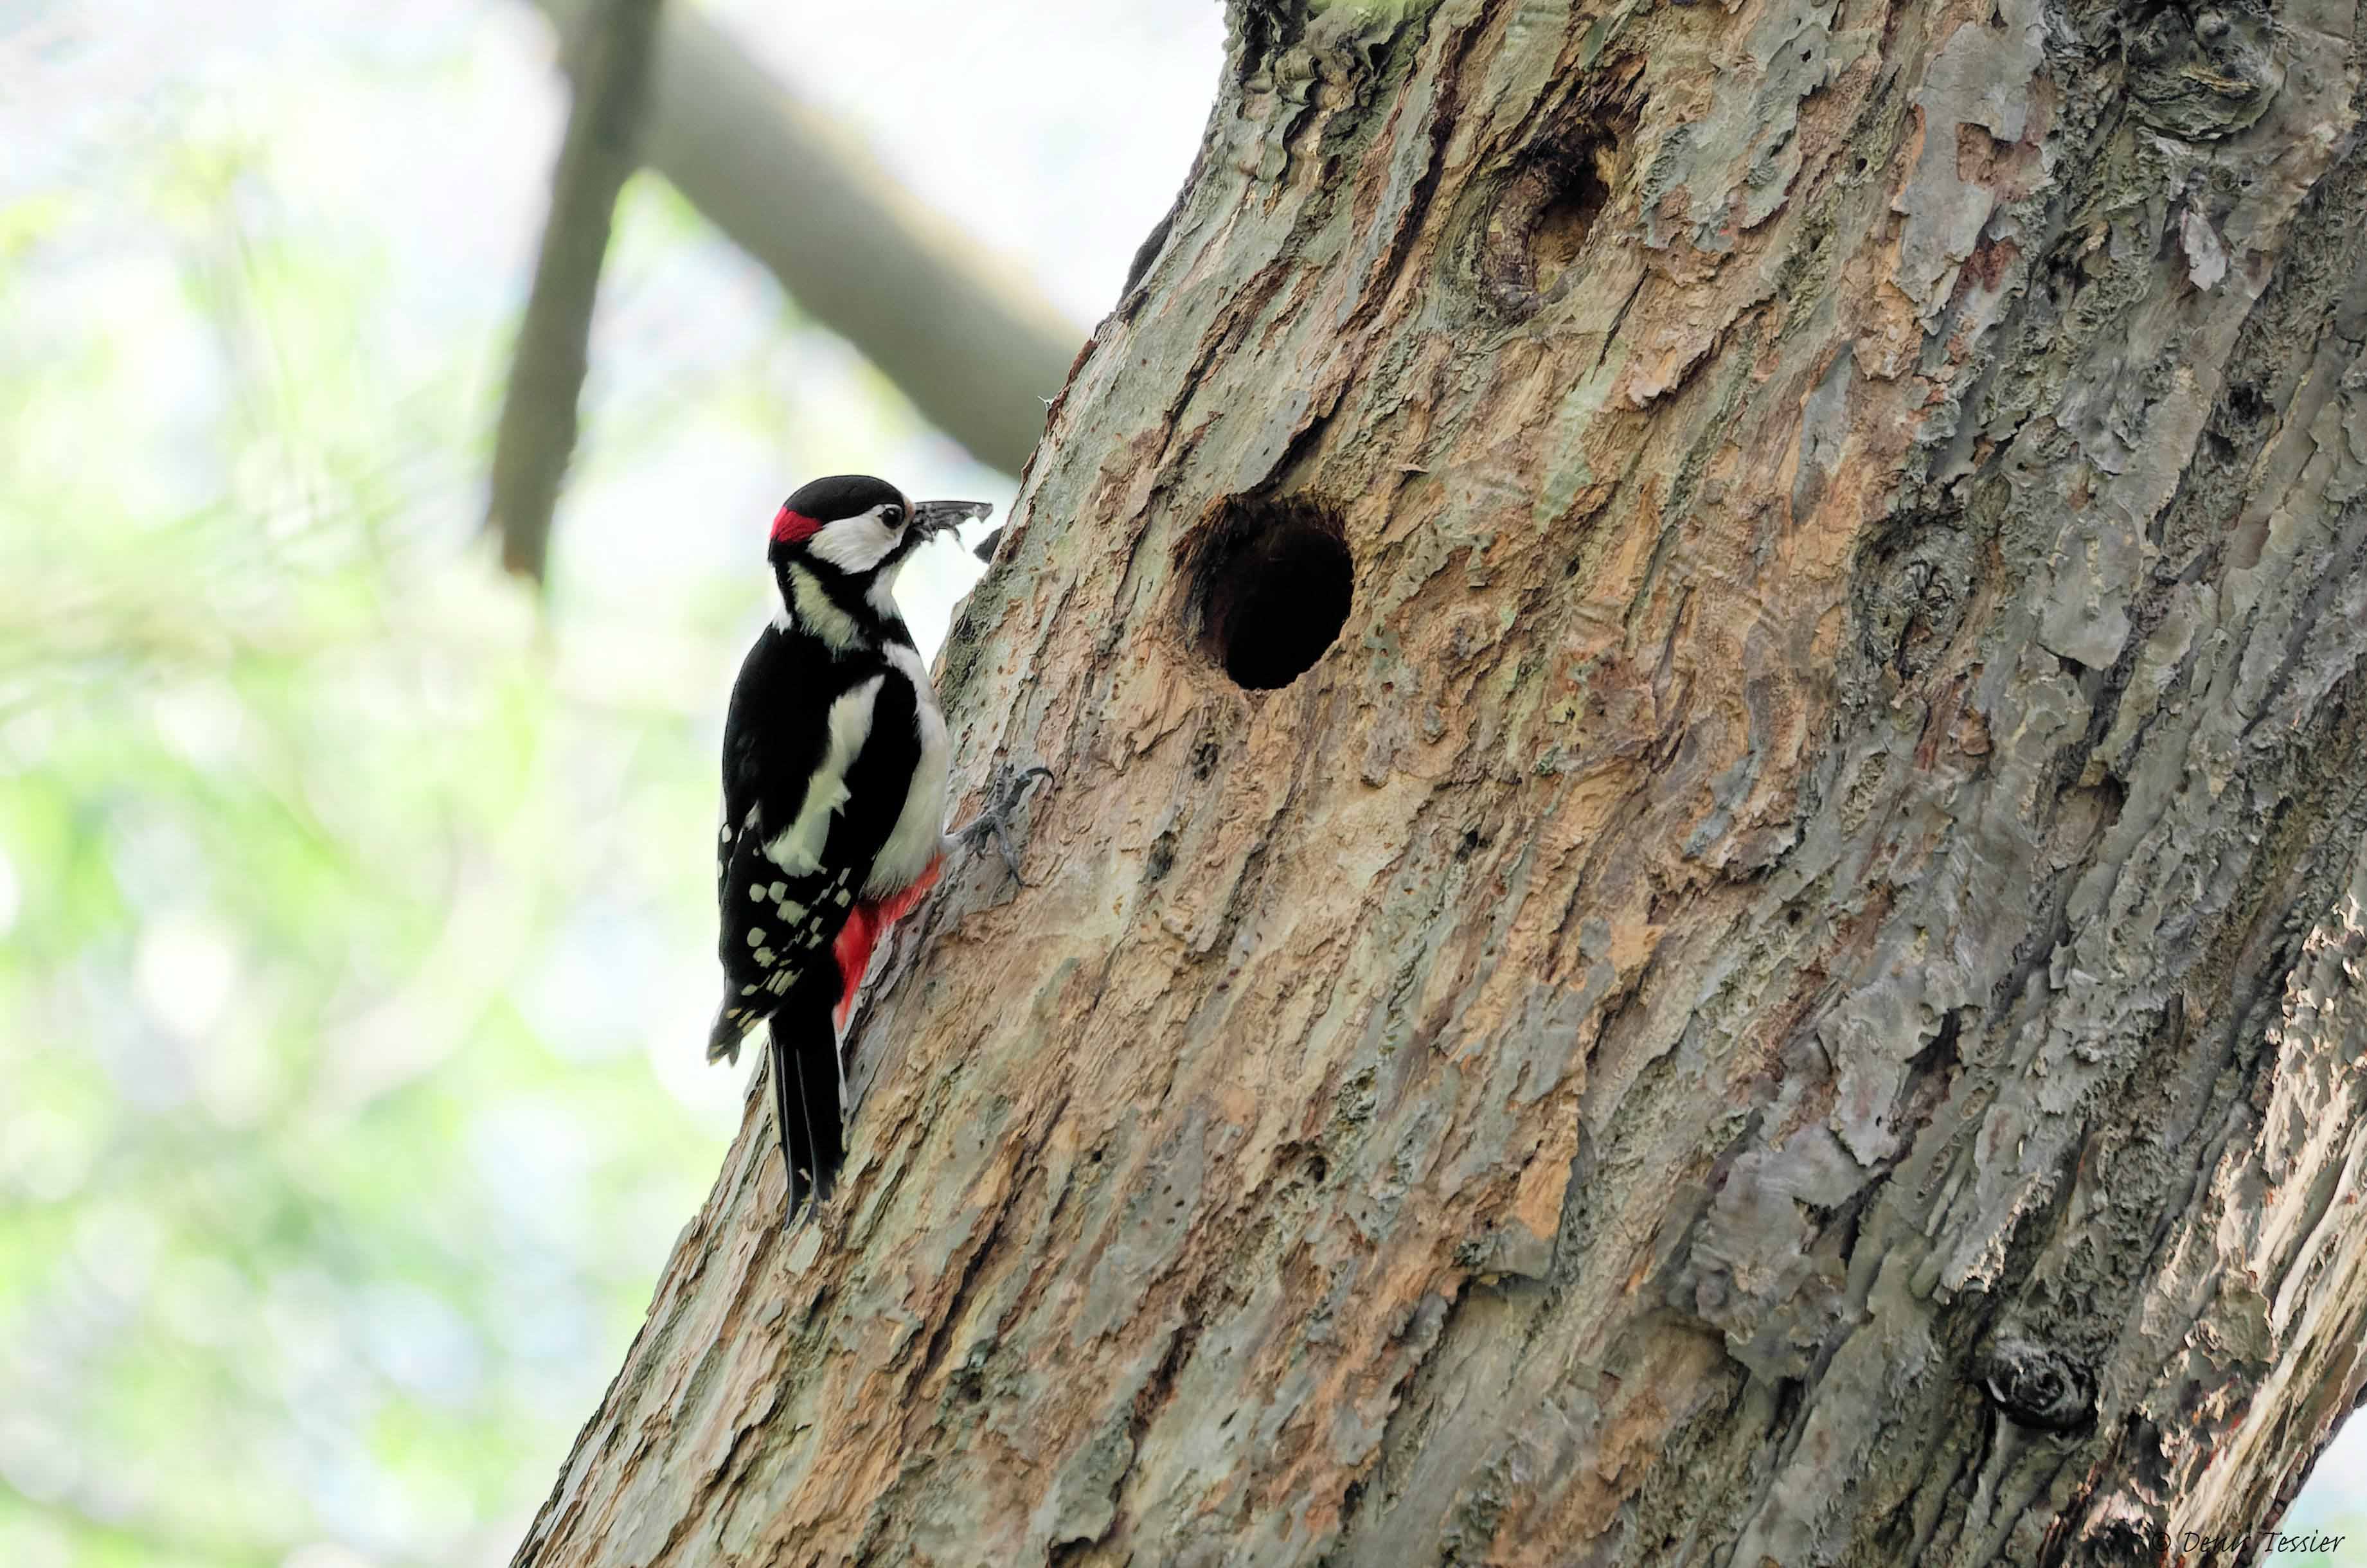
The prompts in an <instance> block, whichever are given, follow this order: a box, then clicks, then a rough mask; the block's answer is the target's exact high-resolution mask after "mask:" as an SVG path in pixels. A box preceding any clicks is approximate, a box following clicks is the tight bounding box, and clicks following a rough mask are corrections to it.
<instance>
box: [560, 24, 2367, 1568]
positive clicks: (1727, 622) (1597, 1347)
mask: <svg viewBox="0 0 2367 1568" xmlns="http://www.w3.org/2000/svg"><path fill="white" fill-rule="evenodd" d="M1233 32H1234V36H1233V39H1232V41H1231V45H1230V51H1229V65H1228V69H1227V72H1226V75H1225V80H1224V84H1223V85H1222V88H1221V92H1220V96H1219V100H1218V103H1217V107H1216V110H1215V114H1214V117H1213V118H1212V120H1211V123H1210V129H1209V133H1208V137H1207V140H1206V144H1205V147H1204V150H1203V154H1202V157H1201V159H1200V162H1199V165H1198V167H1197V169H1196V171H1195V175H1194V178H1193V179H1192V181H1191V182H1190V184H1189V185H1188V186H1187V187H1186V189H1185V192H1184V194H1183V197H1182V198H1181V200H1180V202H1179V205H1178V208H1177V210H1176V212H1175V214H1174V215H1173V217H1172V222H1171V225H1170V227H1169V230H1168V232H1167V233H1166V235H1165V236H1164V239H1163V243H1161V244H1159V245H1158V246H1157V247H1156V248H1155V250H1154V252H1153V254H1151V255H1150V257H1149V258H1148V265H1147V270H1146V271H1145V273H1144V275H1143V276H1142V278H1141V280H1140V283H1139V285H1138V287H1136V288H1134V289H1132V290H1131V291H1130V293H1129V294H1128V297H1127V299H1125V300H1124V301H1122V302H1121V303H1120V305H1119V307H1118V309H1117V310H1116V312H1115V313H1114V314H1113V315H1112V316H1111V317H1110V318H1109V319H1108V320H1107V321H1104V323H1103V324H1102V326H1101V328H1100V330H1099V332H1098V334H1097V336H1096V339H1095V342H1094V343H1093V344H1092V345H1091V346H1090V347H1089V350H1088V352H1087V354H1086V355H1084V356H1083V357H1082V359H1081V361H1080V363H1079V365H1078V367H1077V368H1076V369H1075V371H1074V372H1073V373H1072V376H1071V378H1070V385H1069V388H1068V390H1067V392H1066V393H1065V395H1064V399H1063V401H1062V402H1061V404H1060V406H1059V408H1058V409H1057V410H1056V411H1055V412H1054V415H1053V418H1052V422H1051V426H1050V430H1049V432H1048V435H1047V437H1046V440H1045V442H1044V444H1043V446H1041V447H1040V448H1039V449H1038V451H1037V453H1036V457H1035V459H1034V460H1033V465H1032V470H1031V472H1030V473H1029V475H1028V476H1027V479H1026V481H1025V486H1024V489H1023V493H1022V499H1021V502H1020V504H1019V506H1018V508H1017V509H1016V512H1015V514H1014V517H1015V521H1014V528H1013V532H1012V534H1011V535H1010V536H1009V537H1007V538H1006V539H1005V541H1004V543H1003V547H1002V552H1001V559H1000V562H999V564H998V566H997V568H996V570H994V571H993V573H992V574H991V576H990V577H989V578H988V579H987V580H986V581H985V582H984V583H983V584H982V585H981V587H980V590H979V592H978V593H977V594H976V595H975V596H974V597H973V599H972V600H971V602H970V604H969V606H968V611H967V613H966V616H965V618H964V620H963V621H962V623H961V624H960V625H959V626H957V631H956V634H955V637H954V640H953V641H952V642H951V643H950V644H949V645H948V650H947V653H946V659H945V668H944V671H943V677H942V683H943V685H944V686H945V688H946V691H947V693H948V695H949V698H950V701H951V705H952V706H953V708H954V710H955V712H956V714H957V716H959V717H961V718H963V719H965V720H966V722H967V728H966V730H965V732H964V734H963V739H962V744H963V748H964V753H963V754H964V756H965V758H966V759H967V767H968V771H969V776H971V777H973V778H975V777H976V776H978V775H979V774H980V772H981V771H982V769H983V767H984V765H985V763H986V762H987V761H988V760H989V759H990V758H992V757H997V756H1008V757H1010V758H1012V759H1014V760H1020V761H1045V762H1047V763H1048V764H1049V765H1050V766H1052V767H1053V768H1055V769H1057V770H1058V771H1059V774H1060V784H1059V791H1058V793H1057V794H1056V795H1051V796H1048V797H1046V798H1044V799H1043V800H1042V801H1041V802H1040V803H1039V805H1038V806H1037V807H1036V821H1035V824H1034V829H1033V840H1032V843H1031V845H1030V847H1029V851H1028V861H1029V865H1030V869H1031V872H1032V874H1034V875H1035V876H1036V878H1038V879H1039V886H1036V888H1034V889H1033V890H1031V891H1025V892H1020V893H1017V894H1015V895H1014V896H1012V897H1008V898H1007V899H1001V900H1000V901H998V895H997V894H996V892H995V884H994V881H993V875H992V874H991V873H990V872H989V871H988V870H987V869H986V868H983V867H980V868H977V869H975V870H973V871H972V872H971V873H970V874H968V877H967V878H966V879H965V880H962V881H958V882H957V883H956V884H955V885H954V886H950V887H949V888H947V890H946V893H945V895H944V896H943V897H941V898H940V899H939V900H938V901H937V903H936V905H935V907H934V913H933V914H932V916H931V920H930V930H929V931H928V932H927V933H926V940H925V941H924V942H914V941H912V940H910V938H909V937H908V940H907V942H906V943H905V945H904V946H903V947H902V948H901V949H900V951H899V953H898V955H897V957H896V960H895V962H894V964H891V965H890V966H889V969H888V970H887V971H886V972H885V973H884V974H882V975H881V976H875V980H874V988H875V994H874V999H873V1000H872V1001H870V1002H869V1003H868V1004H867V1016H866V1019H865V1020H864V1021H861V1022H860V1023H859V1031H860V1032H859V1040H860V1051H861V1055H860V1058H859V1061H860V1065H861V1073H862V1076H863V1077H865V1078H866V1080H867V1092H866V1098H865V1100H864V1102H863V1104H862V1107H861V1111H860V1113H859V1115H858V1117H857V1119H856V1121H855V1126H854V1130H853V1146H854V1156H853V1168H852V1172H851V1176H850V1179H848V1180H847V1182H846V1183H845V1185H844V1189H843V1190H842V1196H841V1198H840V1199H839V1200H838V1201H837V1204H836V1206H835V1207H834V1208H833V1210H832V1212H831V1213H829V1214H828V1215H827V1216H826V1220H825V1223H824V1224H821V1225H819V1226H812V1227H809V1228H807V1229H806V1230H804V1231H803V1232H801V1233H799V1234H798V1235H796V1236H795V1237H793V1238H792V1239H791V1241H790V1242H789V1243H788V1244H787V1245H784V1244H783V1242H782V1241H781V1240H780V1238H779V1236H778V1235H777V1233H776V1230H775V1228H774V1219H775V1214H776V1205H777V1204H778V1202H779V1201H780V1191H781V1188H780V1174H779V1167H778V1163H777V1159H776V1156H775V1155H774V1153H773V1148H772V1143H771V1137H770V1134H769V1131H768V1129H767V1125H766V1123H765V1122H764V1116H763V1113H762V1111H760V1110H758V1109H755V1107H757V1106H759V1105H761V1096H759V1097H758V1098H756V1099H754V1100H752V1102H751V1103H752V1110H751V1112H750V1122H749V1125H748V1127H747V1128H746V1129H745V1131H744V1132H743V1134H742V1137H741V1139H740V1141H739V1143H738V1145H736V1146H735V1148H734V1149H733V1151H732V1154H731V1156H730V1159H729V1161H728V1163H727V1165H726V1167H725V1168H724V1170H723V1172H722V1175H721V1177H720V1179H719V1182H718V1185H717V1188H716V1190H715V1194H714V1196H713V1199H712V1200H711V1201H710V1202H709V1204H708V1207H707V1208H706V1209H705V1210H704V1211H703V1212H702V1213H700V1214H699V1215H698V1217H697V1219H696V1220H695V1221H694V1222H693V1223H692V1224H691V1225H690V1227H689V1228H688V1229H687V1230H686V1231H685V1235H684V1236H683V1238H682V1242H681V1244H680V1246H679V1247H677V1248H676V1250H675V1253H674V1258H673V1259H672V1261H671V1262H670V1264H669V1265H668V1267H667V1269H666V1272H665V1275H664V1279H663V1283H662V1284H661V1285H660V1287H659V1290H658V1292H657V1299H656V1302H655V1303H654V1305H653V1307H652V1309H651V1318H650V1322H649V1324H648V1325H647V1327H646V1328H645V1329H644V1330H643V1332H642V1334H641V1335H640V1338H639V1340H638V1341H637V1342H636V1343H635V1345H634V1347H633V1348H632V1351H631V1353H630V1356H629V1359H628V1361H627V1363H626V1366H625V1368H624V1370H623V1371H622V1372H621V1373H620V1374H619V1376H618V1377H617V1381H616V1382H615V1384H614V1386H613V1387H612V1388H611V1389H610V1391H609V1393H608V1395H607V1398H606V1401H605V1402H604V1404H603V1405H602V1408H601V1409H600V1411H599V1412H598V1414H597V1415H596V1416H595V1417H594V1418H593V1420H592V1422H591V1423H590V1425H589V1426H588V1427H586V1428H585V1430H584V1433H583V1438H582V1439H581V1440H580V1442H579V1444H578V1446H577V1449H576V1450H575V1452H574V1454H573V1456H572V1458H571V1460H570V1461H569V1462H568V1464H567V1466H566V1468H565V1471H564V1472H563V1474H562V1475H561V1479H560V1482H559V1484H558V1487H557V1489H556V1491H555V1492H554V1494H553V1495H552V1497H551V1499H550V1501H549V1505H548V1506H546V1507H545V1509H544V1510H543V1513H542V1515H541V1517H540V1518H539V1519H538V1521H537V1523H536V1524H535V1526H534V1528H533V1530H532V1533H531V1535H530V1537H529V1539H528V1540H527V1543H526V1545H525V1546H524V1548H523V1550H522V1551H521V1552H520V1553H519V1562H522V1563H532V1564H538V1565H544V1568H557V1565H559V1564H576V1563H595V1564H620V1565H621V1564H636V1565H650V1564H658V1563H689V1562H775V1563H842V1562H866V1563H899V1562H933V1563H945V1564H971V1563H997V1564H1002V1563H1020V1562H1061V1563H1120V1562H1132V1563H1136V1564H1140V1565H1145V1568H1148V1565H1152V1564H1217V1563H1315V1562H1325V1563H1329V1564H1331V1565H1333V1568H1349V1565H1352V1564H1373V1565H1389V1564H1421V1563H1433V1562H1467V1563H1478V1562H1487V1563H1503V1564H1513V1563H1539V1564H1543V1563H1609V1562H1655V1563H1659V1562H1700V1563H1719V1564H1726V1563H1736V1564H1744V1563H1747V1564H1753V1565H1756V1564H1761V1563H1768V1562H1773V1563H1785V1564H1790V1563H1810V1562H1818V1563H1829V1562H1838V1563H1862V1564H1877V1563H1878V1564H1884V1565H1892V1564H1897V1563H1901V1562H1917V1563H1985V1562H2011V1563H2027V1562H2159V1561H2163V1560H2164V1559H2165V1558H2166V1556H2167V1555H2168V1553H2169V1549H2170V1546H2171V1544H2172V1543H2173V1542H2174V1540H2175V1538H2176V1536H2177V1535H2178V1533H2179V1532H2181V1531H2187V1530H2197V1531H2203V1532H2208V1533H2214V1534H2224V1533H2226V1532H2228V1531H2231V1530H2236V1529H2247V1528H2257V1527H2259V1526H2261V1525H2264V1524H2267V1523H2270V1522H2271V1521H2272V1519H2273V1518H2274V1517H2275V1515H2276V1512H2277V1510H2278V1508H2279V1506H2281V1502H2282V1499H2284V1498H2286V1497H2287V1496H2289V1495H2290V1494H2291V1492H2292V1490H2293V1488H2294V1487H2295V1486H2296V1485H2297V1484H2298V1483H2299V1480H2300V1478H2301V1476H2302V1475H2303V1473H2304V1472H2305V1468H2306V1467H2307V1465H2308V1462H2309V1461H2310V1459H2311V1458H2312V1456H2313V1455H2314V1453H2315V1452H2316V1449H2317V1448H2318V1447H2319V1445H2320V1444H2321V1443H2322V1442H2323V1440H2324V1439H2325V1438H2326V1437H2327V1435H2328V1434H2329V1432H2330V1431H2331V1430H2332V1429H2333V1427H2334V1426H2335V1424H2336V1423H2337V1422H2339V1419H2340V1418H2341V1416H2342V1414H2343V1413H2344V1412H2345V1411H2346V1410H2348V1409H2349V1407H2350V1404H2351V1403H2352V1402H2353V1400H2354V1398H2355V1397H2356V1396H2357V1394H2358V1393H2359V1391H2360V1389H2361V1382H2362V1379H2367V1367H2362V1365H2361V1361H2360V1359H2359V1354H2358V1352H2359V1348H2360V1345H2361V1329H2362V1322H2361V1319H2362V1315H2367V1278H2362V1269H2367V1225H2362V1223H2361V1216H2362V1213H2367V1211H2362V1210H2361V1208H2360V1206H2359V1203H2358V1198H2359V1193H2360V1190H2361V1179H2362V1170H2361V1165H2362V1160H2367V1117H2362V1113H2361V1100H2362V1078H2361V1074H2360V1072H2359V1071H2358V1067H2357V1059H2358V1058H2359V1057H2360V1055H2361V1051H2362V1048H2367V1021H2362V1020H2367V1012H2362V1008H2361V998H2360V989H2361V987H2360V979H2361V976H2360V966H2361V961H2362V955H2367V930H2362V924H2367V918H2362V914H2361V905H2362V902H2367V852H2362V842H2367V832H2362V829H2367V766H2362V763H2367V700H2363V699H2367V694H2362V692H2361V686H2360V679H2359V677H2360V662H2361V657H2362V651H2367V505H2362V497H2367V357H2362V350H2367V151H2362V150H2361V147H2360V146H2359V145H2358V144H2357V143H2356V142H2355V141H2354V139H2353V137H2352V134H2351V133H2352V128H2353V124H2354V120H2355V118H2356V115H2357V112H2358V110H2357V104H2356V94H2357V91H2358V86H2359V83H2360V81H2361V71H2360V68H2359V56H2358V49H2357V44H2356V41H2355V40H2356V39H2357V37H2358V33H2359V29H2358V27H2357V22H2356V17H2355V14H2354V13H2353V12H2352V11H2351V10H2350V9H2348V8H2345V7H2341V6H2333V5H2328V4H2325V3H2323V0H2286V3H2285V4H2284V6H2283V8H2282V10H2281V11H2280V12H2279V13H2278V14H2276V15H2275V16H2273V17H2270V16H2264V15H2261V14H2259V13H2257V12H2253V11H2249V10H2245V9H2217V10H2203V11H2193V12H2190V11H2187V10H2182V9H2180V8H2177V7H2175V6H2170V7H2161V6H2153V7H2137V8H2132V9H2124V10H2113V9H2110V8H2107V7H2104V6H2097V5H2093V4H2074V5H2071V6H2067V7H2052V8H2047V9H2044V10H2042V9H2041V7H2040V6H2039V5H2038V4H2037V0H1892V3H1890V4H1887V5H1886V4H1885V3H1883V0H1842V4H1840V6H1839V7H1838V8H1837V9H1836V8H1829V7H1817V6H1809V5H1806V4H1803V3H1801V0H1738V4H1737V5H1735V6H1732V7H1731V8H1728V7H1725V6H1711V5H1694V6H1684V5H1676V4H1670V5H1658V6H1654V5H1638V6H1608V7H1604V6H1591V5H1587V4H1584V3H1580V4H1576V5H1571V4H1563V3H1557V0H1531V3H1525V4H1511V3H1501V0H1446V3H1444V4H1438V5H1435V6H1422V5H1415V6H1390V7H1386V8H1380V9H1376V8H1372V7H1349V6H1337V7H1332V8H1329V9H1322V10H1317V11H1314V12H1311V13H1310V12H1308V11H1306V10H1305V9H1303V8H1298V7H1290V6H1272V5H1257V6H1249V7H1247V8H1246V9H1245V10H1241V11H1238V12H1237V13H1236V16H1235V18H1234V28H1233ZM1333 539H1336V540H1337V541H1339V543H1340V544H1342V545H1344V547H1345V549H1346V550H1347V551H1348V552H1349V553H1350V555H1351V556H1352V557H1353V583H1354V594H1353V606H1352V607H1351V608H1350V610H1349V612H1348V615H1347V617H1346V624H1345V626H1344V627H1343V628H1342V630H1341V632H1340V634H1339V636H1338V638H1337V640H1336V641H1335V642H1333V643H1332V644H1331V647H1330V648H1329V650H1328V651H1326V652H1324V653H1323V655H1322V657H1321V658H1320V660H1319V661H1318V662H1316V663H1315V664H1314V666H1313V668H1312V669H1311V670H1309V671H1308V672H1307V673H1306V674H1304V675H1302V676H1300V677H1299V678H1298V679H1297V681H1296V682H1294V683H1291V684H1288V685H1286V686H1284V687H1282V688H1281V689H1278V690H1263V691H1261V690H1249V689H1244V687H1243V686H1242V685H1241V684H1239V683H1237V682H1235V680H1234V679H1232V678H1231V675H1229V673H1228V671H1232V673H1233V674H1241V675H1244V676H1245V677H1247V678H1250V679H1253V680H1256V679H1270V678H1271V677H1272V676H1273V675H1274V673H1276V671H1271V670H1268V669H1265V668H1264V666H1266V665H1268V664H1270V663H1272V662H1273V661H1274V660H1286V659H1287V656H1288V654H1289V653H1290V652H1291V651H1292V649H1291V648H1290V646H1289V644H1290V643H1291V642H1292V640H1293V639H1294V638H1295V637H1298V636H1300V635H1301V634H1302V633H1304V632H1306V631H1307V630H1308V627H1309V625H1310V623H1314V622H1317V621H1318V620H1319V616H1320V614H1321V611H1322V609H1323V604H1322V599H1323V590H1324V589H1325V587H1326V583H1327V581H1328V580H1327V578H1326V571H1327V570H1328V565H1327V563H1329V562H1331V561H1332V560H1334V559H1336V556H1335V555H1334V554H1333V553H1332V552H1333V551H1334V550H1335V549H1336V546H1334V545H1332V544H1331V543H1330V542H1329V541H1331V540H1333ZM1244 574H1246V579H1245V578H1244ZM1277 606H1279V607H1280V611H1281V613H1280V614H1277V613H1276V611H1277ZM1325 629H1327V628H1325V627H1323V626H1320V625H1319V624H1317V625H1314V626H1312V630H1313V631H1314V632H1316V633H1320V632H1321V631H1323V630H1325ZM1318 640H1319V639H1318ZM684 1048H685V1049H691V1048H693V1045H692V1043H688V1042H685V1047H684Z"/></svg>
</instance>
